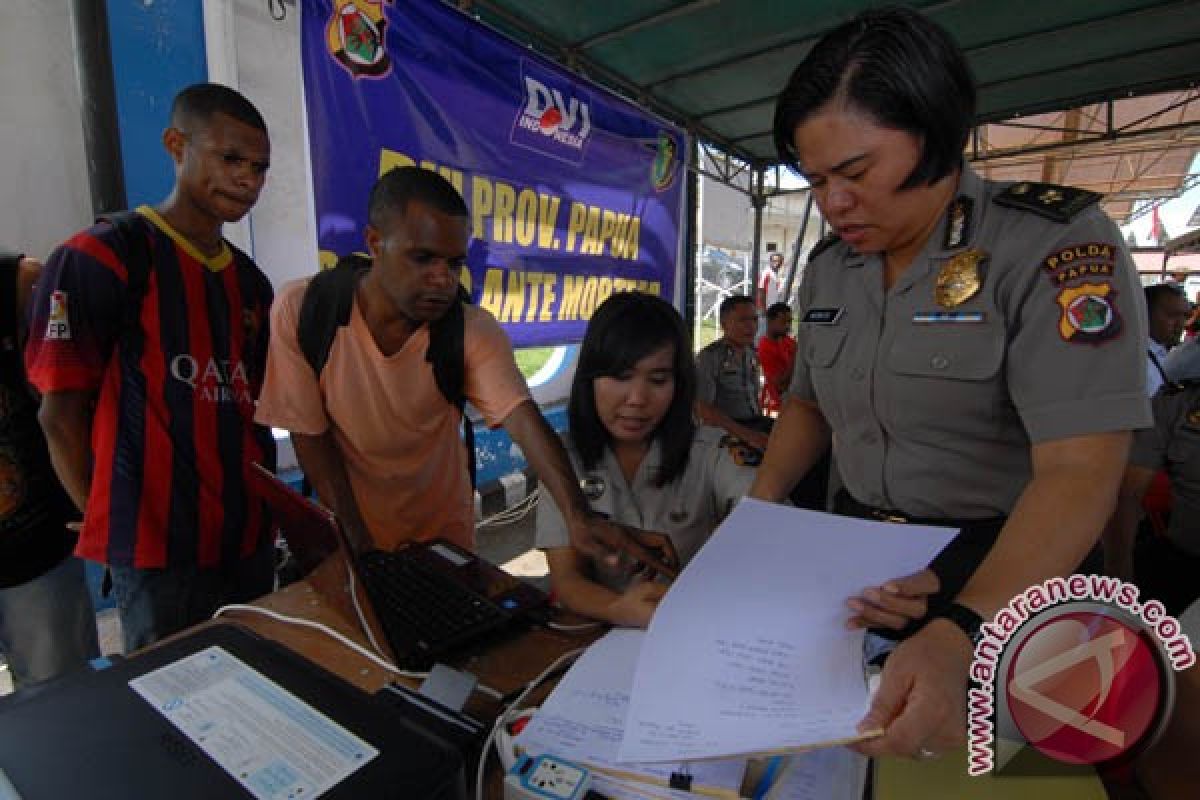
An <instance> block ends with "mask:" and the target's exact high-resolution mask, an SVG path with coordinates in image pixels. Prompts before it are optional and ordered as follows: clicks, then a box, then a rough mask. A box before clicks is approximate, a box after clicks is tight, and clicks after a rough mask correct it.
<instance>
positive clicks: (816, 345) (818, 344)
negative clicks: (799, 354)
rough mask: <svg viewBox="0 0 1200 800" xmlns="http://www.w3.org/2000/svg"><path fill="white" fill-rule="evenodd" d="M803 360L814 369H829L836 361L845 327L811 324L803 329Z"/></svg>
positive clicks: (842, 341)
mask: <svg viewBox="0 0 1200 800" xmlns="http://www.w3.org/2000/svg"><path fill="white" fill-rule="evenodd" d="M805 340H806V341H805V344H804V361H805V363H807V364H808V366H809V367H810V368H812V369H814V370H817V369H829V368H831V367H832V366H833V365H834V363H836V362H837V360H838V356H839V355H840V354H841V352H842V344H843V343H844V342H845V341H846V329H845V328H841V327H834V328H825V327H817V326H813V327H812V328H810V329H808V330H807V331H805Z"/></svg>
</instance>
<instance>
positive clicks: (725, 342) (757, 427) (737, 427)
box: [696, 294, 771, 450]
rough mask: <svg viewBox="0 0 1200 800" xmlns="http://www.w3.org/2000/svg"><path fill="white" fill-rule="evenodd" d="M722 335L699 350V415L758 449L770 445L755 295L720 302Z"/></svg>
mask: <svg viewBox="0 0 1200 800" xmlns="http://www.w3.org/2000/svg"><path fill="white" fill-rule="evenodd" d="M718 319H719V320H720V323H721V338H720V339H717V340H716V341H715V342H713V343H712V344H710V345H708V346H707V347H705V348H703V349H702V350H701V351H700V352H699V353H697V354H696V416H697V417H698V418H699V419H700V421H701V422H703V423H704V424H705V425H711V426H713V427H715V428H720V429H722V430H724V431H725V432H726V433H729V434H730V435H731V436H736V437H737V438H738V439H740V440H742V441H743V442H745V443H746V444H748V445H750V446H751V447H754V448H756V449H758V450H765V449H766V448H767V434H768V433H769V432H770V430H771V420H770V419H769V418H767V417H765V416H763V413H762V406H761V405H760V404H759V402H758V396H759V392H760V391H761V390H762V370H761V369H760V368H759V365H758V353H757V352H755V349H754V334H755V331H756V330H757V329H758V312H756V311H755V310H754V300H753V298H750V297H747V296H746V295H744V294H735V295H732V296H730V297H726V298H725V299H724V300H722V301H721V308H720V310H719V311H718Z"/></svg>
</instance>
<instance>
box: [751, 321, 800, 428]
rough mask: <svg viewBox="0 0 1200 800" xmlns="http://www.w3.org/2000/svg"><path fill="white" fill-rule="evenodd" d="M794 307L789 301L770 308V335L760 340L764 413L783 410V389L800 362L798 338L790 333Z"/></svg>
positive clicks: (759, 354) (768, 330) (759, 352)
mask: <svg viewBox="0 0 1200 800" xmlns="http://www.w3.org/2000/svg"><path fill="white" fill-rule="evenodd" d="M791 329H792V309H791V307H790V306H789V305H788V304H787V303H774V304H772V305H771V306H770V307H769V308H767V335H766V336H764V337H762V338H761V339H759V340H758V363H759V364H761V365H762V371H763V402H762V407H763V413H769V412H771V411H779V408H780V405H781V403H782V400H783V393H784V392H785V391H786V390H787V387H788V383H790V382H791V380H792V368H793V367H794V366H795V365H796V340H795V338H793V337H792V336H791V335H790V333H789V332H790V331H791Z"/></svg>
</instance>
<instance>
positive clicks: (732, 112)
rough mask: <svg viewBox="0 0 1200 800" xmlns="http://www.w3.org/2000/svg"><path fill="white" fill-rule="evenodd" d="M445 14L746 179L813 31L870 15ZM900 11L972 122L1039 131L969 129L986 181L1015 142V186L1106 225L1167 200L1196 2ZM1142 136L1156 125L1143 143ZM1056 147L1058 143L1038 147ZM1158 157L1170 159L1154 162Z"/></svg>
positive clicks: (691, 2) (1185, 117)
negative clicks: (911, 16)
mask: <svg viewBox="0 0 1200 800" xmlns="http://www.w3.org/2000/svg"><path fill="white" fill-rule="evenodd" d="M454 4H455V5H457V6H458V7H460V8H463V9H464V10H466V11H468V12H470V13H473V14H476V15H477V16H479V17H480V18H481V19H482V20H483V21H484V22H487V23H488V24H491V25H493V26H494V27H496V28H498V29H500V30H501V31H503V32H505V33H507V34H509V35H510V36H512V37H513V38H515V39H517V40H519V41H524V42H527V43H529V44H530V45H532V46H533V47H535V48H537V49H539V50H541V51H542V52H544V53H546V54H547V55H549V56H550V57H552V58H554V59H555V60H557V61H559V62H560V63H562V64H564V65H566V66H567V67H568V68H570V69H573V70H575V71H576V72H578V73H580V74H582V75H585V76H587V77H588V78H590V79H592V80H594V81H596V82H598V83H601V84H604V85H607V86H608V87H610V88H612V89H614V90H616V91H617V92H619V93H621V94H624V95H626V96H627V97H629V98H630V99H631V100H633V101H635V102H637V103H638V104H639V105H642V106H643V107H645V108H648V109H650V110H652V111H655V112H657V113H659V114H661V115H662V116H664V117H666V118H668V119H671V120H673V121H675V122H677V123H680V124H682V125H683V126H684V127H686V128H687V129H688V130H689V131H691V132H692V133H694V134H696V135H697V136H699V137H700V138H701V139H704V140H707V141H710V142H712V143H714V144H716V145H717V146H718V147H720V148H721V149H723V150H724V151H726V152H728V153H729V154H731V155H732V156H734V157H736V158H738V159H740V160H743V161H745V162H747V164H748V165H750V166H752V167H755V168H764V167H769V166H771V165H773V164H775V163H777V157H776V154H775V150H774V145H773V142H772V139H771V135H770V130H771V118H772V114H773V111H774V103H775V96H776V94H777V93H778V92H779V90H780V89H781V88H782V87H783V85H784V83H785V82H786V80H787V78H788V76H789V75H790V74H791V71H792V70H793V69H794V68H795V66H796V65H797V64H798V63H799V62H800V60H801V59H802V58H803V57H804V55H805V54H806V53H807V52H808V51H809V49H810V48H811V47H812V46H813V44H815V42H816V41H817V39H819V38H820V37H821V36H822V35H823V34H825V33H826V32H828V31H830V30H832V29H833V28H834V27H836V26H837V25H839V24H841V23H842V22H845V21H846V20H848V19H850V18H851V17H852V16H854V15H855V14H857V13H858V12H859V11H861V10H863V9H864V8H867V7H871V6H877V5H879V3H877V2H869V1H868V0H827V1H826V2H800V1H799V0H619V1H616V0H610V1H609V2H595V1H594V0H592V1H591V2H562V0H458V2H456V3H454ZM908 5H911V6H913V7H915V8H918V9H921V10H922V11H923V12H924V13H926V14H928V15H929V16H930V17H931V18H933V19H934V20H936V21H937V22H939V23H940V24H942V25H943V26H944V27H945V28H946V29H947V30H948V31H950V33H951V35H952V36H954V38H955V40H956V41H957V42H958V43H959V45H960V46H961V47H962V48H963V50H964V52H965V53H966V55H967V59H968V61H969V62H970V64H971V68H972V70H973V72H974V74H975V78H976V81H977V83H978V86H979V118H978V120H979V122H980V124H981V125H983V124H985V123H997V122H1000V121H1005V120H1007V121H1012V120H1013V118H1014V117H1021V118H1022V119H1020V120H1018V122H1019V123H1023V124H1024V125H1025V126H1030V125H1032V126H1041V127H1042V128H1046V129H1048V130H1042V131H1038V130H1037V128H1036V127H1034V128H1030V127H1025V128H1024V129H1022V128H1020V127H1018V126H1013V125H1011V124H1010V125H1007V126H1004V127H998V126H996V125H991V124H989V125H986V126H985V127H983V128H981V131H980V136H978V137H977V138H976V141H975V142H973V144H972V147H971V148H970V151H969V153H968V156H969V157H974V158H978V159H980V162H979V163H980V168H981V169H983V171H985V172H989V173H992V174H993V175H995V176H996V177H1011V176H1013V175H1016V174H1018V170H1017V164H1018V160H1017V153H1018V151H1020V150H1021V147H1020V145H1021V144H1022V142H1021V141H1020V140H1021V139H1022V137H1023V138H1024V139H1025V140H1026V141H1025V142H1024V145H1025V147H1024V150H1023V152H1024V155H1026V156H1029V155H1030V154H1031V153H1039V154H1040V155H1039V156H1038V157H1037V158H1036V159H1033V161H1030V159H1029V158H1026V159H1025V169H1024V171H1022V172H1019V175H1020V177H1022V178H1027V179H1033V180H1050V178H1052V177H1057V180H1058V182H1063V183H1073V182H1074V183H1078V184H1080V185H1084V186H1087V187H1088V188H1095V189H1096V190H1097V191H1102V192H1105V193H1106V194H1109V195H1111V198H1110V200H1109V202H1108V203H1107V204H1106V205H1107V207H1108V210H1109V212H1110V213H1112V214H1113V215H1114V216H1115V217H1117V218H1118V219H1121V218H1125V217H1126V216H1127V215H1128V214H1129V210H1130V207H1131V203H1132V202H1133V201H1134V200H1136V199H1142V198H1146V197H1165V196H1169V195H1171V194H1174V193H1177V192H1178V191H1179V190H1180V186H1181V183H1184V182H1186V181H1187V180H1188V178H1187V172H1188V167H1189V165H1190V163H1191V157H1192V155H1193V154H1194V152H1195V145H1196V143H1197V138H1196V136H1197V135H1200V129H1197V127H1196V126H1195V125H1192V123H1193V122H1196V108H1197V106H1198V103H1197V102H1194V101H1197V93H1196V92H1194V91H1193V92H1181V91H1180V90H1186V89H1192V88H1195V87H1197V86H1198V85H1200V0H1174V1H1167V0H941V2H927V1H926V2H913V3H909V4H908ZM1164 92H1167V93H1171V94H1168V95H1160V96H1159V97H1156V98H1155V99H1153V100H1150V101H1148V102H1143V103H1142V104H1141V105H1140V106H1137V105H1136V104H1135V105H1133V106H1131V105H1128V101H1126V100H1122V102H1120V103H1115V104H1112V105H1109V104H1108V102H1107V101H1110V100H1115V99H1120V98H1130V97H1133V96H1140V95H1149V94H1152V93H1164ZM1174 103H1182V104H1181V105H1176V106H1174V107H1173V108H1172V109H1171V110H1172V111H1176V112H1178V113H1176V114H1175V115H1174V116H1170V115H1159V116H1151V117H1149V118H1148V119H1149V121H1148V122H1147V121H1143V122H1141V123H1139V124H1138V125H1134V126H1133V127H1132V128H1127V129H1125V130H1122V126H1127V125H1128V123H1130V122H1136V121H1137V120H1138V119H1139V118H1141V117H1146V116H1147V115H1153V114H1155V112H1156V111H1161V110H1162V109H1164V108H1167V107H1168V106H1172V104H1174ZM1064 109H1074V110H1073V111H1063V110H1064ZM1164 120H1166V121H1164ZM1169 126H1173V127H1169ZM1151 128H1155V129H1157V128H1164V129H1165V130H1161V131H1157V132H1156V133H1147V132H1146V131H1147V130H1149V129H1151ZM1168 128H1169V129H1168ZM1031 131H1032V132H1033V133H1032V134H1031V133H1030V132H1031ZM1126 134H1134V136H1133V137H1132V138H1131V139H1130V141H1131V142H1134V143H1135V144H1125V145H1122V146H1120V147H1117V146H1116V144H1117V143H1118V142H1119V141H1120V140H1123V139H1126V138H1127V136H1126ZM1055 136H1057V141H1050V139H1053V138H1054V137H1055ZM1161 148H1167V149H1168V154H1167V155H1161ZM1189 148H1190V149H1189ZM1105 151H1107V152H1105ZM1147 153H1149V154H1150V155H1148V156H1147V155H1146V154H1147ZM1051 154H1053V155H1051ZM1160 155H1161V157H1160ZM1085 156H1086V158H1085ZM1156 158H1157V159H1158V160H1157V162H1156V163H1157V164H1158V165H1161V166H1162V167H1163V168H1164V174H1169V175H1172V176H1175V177H1174V183H1173V184H1172V183H1171V182H1170V180H1166V181H1164V180H1160V179H1159V177H1161V176H1154V175H1152V174H1151V173H1153V172H1154V171H1155V170H1154V168H1151V167H1150V164H1151V162H1152V161H1154V160H1155V159H1156ZM985 164H986V166H984V165H985ZM1031 164H1032V166H1031ZM1104 165H1106V166H1104ZM1131 178H1133V179H1135V180H1134V181H1133V182H1130V179H1131ZM1142 178H1147V181H1146V182H1145V186H1144V187H1143V186H1141V185H1139V184H1138V180H1140V179H1142ZM1143 189H1145V191H1143Z"/></svg>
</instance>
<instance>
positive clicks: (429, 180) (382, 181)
mask: <svg viewBox="0 0 1200 800" xmlns="http://www.w3.org/2000/svg"><path fill="white" fill-rule="evenodd" d="M414 200H415V201H417V202H419V203H424V204H425V205H427V206H429V207H430V208H433V209H435V210H437V211H440V212H442V213H443V214H449V215H450V216H452V217H465V216H467V204H466V201H464V200H463V198H462V195H461V194H459V193H458V190H457V189H455V188H454V184H452V183H450V181H448V180H446V179H445V178H443V177H442V176H441V175H439V174H438V173H436V172H434V171H433V170H430V169H425V168H423V167H396V168H395V169H390V170H388V171H387V172H385V173H384V174H383V175H382V176H381V177H380V178H379V180H377V181H375V186H374V187H372V189H371V197H370V199H369V200H368V201H367V220H368V221H369V222H370V223H371V225H373V226H374V227H376V228H380V227H383V224H384V221H385V219H386V218H387V217H388V216H389V215H390V214H400V215H403V214H404V213H405V212H406V211H408V204H409V203H411V202H413V201H414Z"/></svg>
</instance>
